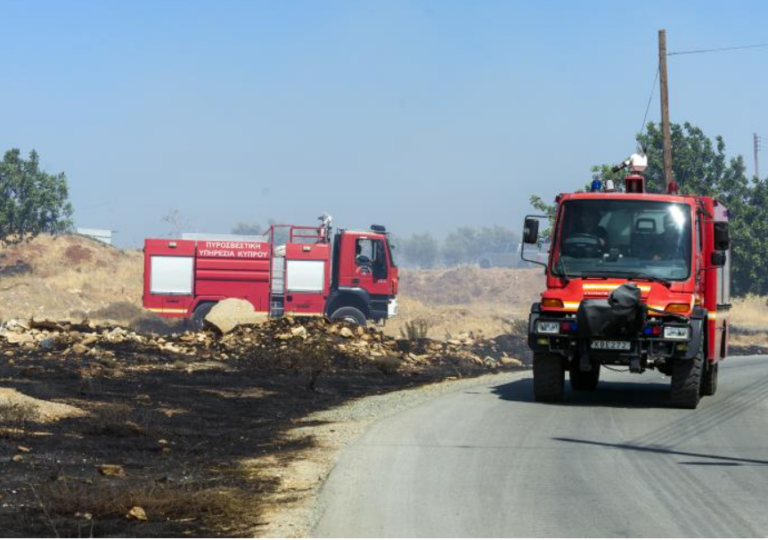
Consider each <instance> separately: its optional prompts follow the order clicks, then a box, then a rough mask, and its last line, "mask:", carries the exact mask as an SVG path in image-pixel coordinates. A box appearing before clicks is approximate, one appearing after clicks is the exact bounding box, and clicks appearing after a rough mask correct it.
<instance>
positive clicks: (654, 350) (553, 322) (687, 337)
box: [528, 304, 706, 365]
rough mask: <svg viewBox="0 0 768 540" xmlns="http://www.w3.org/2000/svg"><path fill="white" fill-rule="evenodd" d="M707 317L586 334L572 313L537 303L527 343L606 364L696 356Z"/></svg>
mask: <svg viewBox="0 0 768 540" xmlns="http://www.w3.org/2000/svg"><path fill="white" fill-rule="evenodd" d="M705 320H706V318H705V317H702V316H701V315H700V314H694V316H692V317H691V318H688V319H686V320H684V321H683V320H654V321H649V322H648V323H647V324H646V326H645V327H644V328H643V329H642V331H641V332H640V333H638V334H635V335H623V336H585V335H584V334H583V332H579V327H578V324H577V323H576V321H575V319H573V318H572V317H568V316H564V314H562V313H547V312H545V311H542V310H541V309H540V308H538V305H537V304H534V309H532V311H531V315H530V319H529V322H528V345H529V347H530V348H531V350H532V351H533V352H543V353H555V354H561V355H563V356H565V357H567V358H577V357H581V356H584V355H585V353H586V355H588V356H589V357H590V358H593V359H595V360H599V361H600V362H601V363H604V364H616V365H632V363H633V362H634V361H637V359H639V358H642V359H648V358H693V357H694V356H696V355H697V354H698V353H699V351H700V350H701V345H702V340H703V339H704V329H705V325H704V321H705Z"/></svg>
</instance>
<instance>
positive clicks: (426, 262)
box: [398, 233, 440, 268]
mask: <svg viewBox="0 0 768 540" xmlns="http://www.w3.org/2000/svg"><path fill="white" fill-rule="evenodd" d="M403 240H405V241H403ZM403 240H400V241H399V242H398V246H399V247H400V253H402V254H403V258H404V259H405V260H406V261H407V262H408V263H410V264H413V265H415V266H418V267H419V268H433V267H434V266H435V263H436V262H437V257H438V255H439V253H440V245H439V244H438V242H437V240H435V239H434V238H433V237H432V235H431V234H429V233H423V234H414V235H412V236H411V237H410V238H408V239H403Z"/></svg>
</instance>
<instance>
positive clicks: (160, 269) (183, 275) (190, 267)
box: [149, 255, 195, 295]
mask: <svg viewBox="0 0 768 540" xmlns="http://www.w3.org/2000/svg"><path fill="white" fill-rule="evenodd" d="M150 264H151V269H152V270H151V273H150V280H149V290H150V294H158V295H191V294H192V291H193V281H194V265H195V260H194V258H193V257H169V256H165V255H153V256H152V260H151V263H150Z"/></svg>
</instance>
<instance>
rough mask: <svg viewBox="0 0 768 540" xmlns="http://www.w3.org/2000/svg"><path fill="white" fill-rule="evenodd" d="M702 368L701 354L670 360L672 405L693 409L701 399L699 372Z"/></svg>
mask: <svg viewBox="0 0 768 540" xmlns="http://www.w3.org/2000/svg"><path fill="white" fill-rule="evenodd" d="M703 370H704V360H703V354H699V355H697V356H696V358H691V359H690V360H684V359H682V358H677V359H675V360H673V361H672V387H671V389H670V398H671V401H672V405H674V406H675V407H680V408H681V409H695V408H696V407H698V405H699V400H700V399H701V372H702V371H703Z"/></svg>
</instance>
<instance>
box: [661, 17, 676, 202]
mask: <svg viewBox="0 0 768 540" xmlns="http://www.w3.org/2000/svg"><path fill="white" fill-rule="evenodd" d="M659 84H660V86H661V137H662V144H663V146H664V180H665V181H666V184H667V190H669V186H670V185H671V184H672V182H673V181H674V179H673V178H672V137H671V135H670V132H669V93H668V91H667V32H666V31H665V30H664V29H663V28H662V29H661V30H659Z"/></svg>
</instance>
